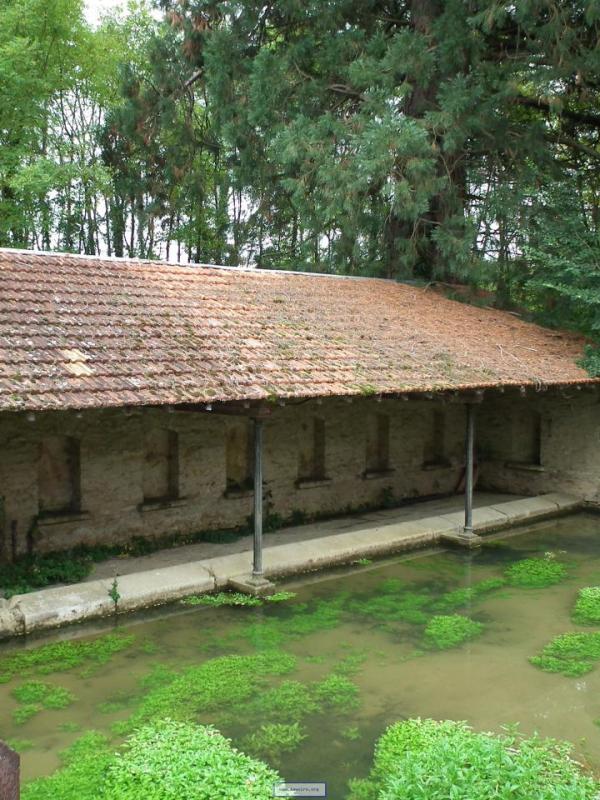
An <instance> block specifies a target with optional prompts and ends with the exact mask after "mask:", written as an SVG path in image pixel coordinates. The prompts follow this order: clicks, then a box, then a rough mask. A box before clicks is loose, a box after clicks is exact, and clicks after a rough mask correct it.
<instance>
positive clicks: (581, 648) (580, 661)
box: [529, 633, 600, 677]
mask: <svg viewBox="0 0 600 800" xmlns="http://www.w3.org/2000/svg"><path fill="white" fill-rule="evenodd" d="M529 660H530V662H531V663H532V664H534V665H535V666H536V667H539V668H540V669H543V670H544V672H559V673H562V674H563V675H567V676H569V677H578V676H579V675H585V674H586V673H587V672H591V671H592V670H593V669H594V663H595V662H596V661H600V633H563V634H562V635H561V636H557V637H556V638H555V639H553V640H552V641H551V642H549V643H548V644H547V645H546V646H545V647H544V649H543V650H542V652H541V653H540V655H539V656H533V657H532V658H530V659H529Z"/></svg>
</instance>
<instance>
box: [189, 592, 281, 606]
mask: <svg viewBox="0 0 600 800" xmlns="http://www.w3.org/2000/svg"><path fill="white" fill-rule="evenodd" d="M294 597H296V593H295V592H274V594H269V595H265V597H254V596H252V595H249V594H243V593H242V592H217V594H202V595H191V596H190V597H186V598H184V599H183V600H181V601H180V602H181V603H182V604H183V605H185V606H254V607H256V606H262V605H264V604H265V603H283V602H285V601H286V600H293V598H294Z"/></svg>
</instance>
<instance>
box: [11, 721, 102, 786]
mask: <svg viewBox="0 0 600 800" xmlns="http://www.w3.org/2000/svg"><path fill="white" fill-rule="evenodd" d="M113 758H114V757H113V755H112V753H111V752H110V749H109V744H108V740H107V738H106V737H105V736H103V735H102V734H100V733H96V732H95V731H88V732H87V733H85V734H84V735H83V736H82V737H80V738H79V739H78V740H77V741H76V742H75V743H74V744H73V745H72V746H71V747H69V748H68V749H67V750H65V751H64V752H63V753H62V754H61V761H62V764H63V765H62V767H61V768H60V769H59V770H57V771H56V772H54V773H53V774H52V775H50V776H48V777H44V778H38V779H37V780H34V781H31V782H30V783H27V784H26V785H25V786H24V787H23V789H22V792H21V800H49V798H52V800H104V794H103V785H104V780H105V777H106V772H107V770H108V768H109V766H110V764H111V763H112V760H113ZM107 800H108V798H107ZM110 800H116V798H110Z"/></svg>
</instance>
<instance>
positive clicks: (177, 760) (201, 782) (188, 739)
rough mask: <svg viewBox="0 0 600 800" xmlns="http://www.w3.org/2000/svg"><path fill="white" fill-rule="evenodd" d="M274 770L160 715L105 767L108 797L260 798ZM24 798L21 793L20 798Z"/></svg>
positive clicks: (267, 794) (201, 730)
mask: <svg viewBox="0 0 600 800" xmlns="http://www.w3.org/2000/svg"><path fill="white" fill-rule="evenodd" d="M278 780H280V778H279V776H278V775H277V773H276V772H274V771H273V770H272V769H270V768H269V767H267V765H266V764H263V763H261V762H260V761H256V760H254V759H252V758H250V757H248V756H246V755H245V754H244V753H241V752H239V751H237V750H235V749H234V748H233V747H232V746H231V742H230V741H229V740H228V739H225V738H224V737H223V736H221V734H220V733H219V732H218V731H216V730H214V729H212V728H208V727H203V726H200V725H190V724H182V723H180V722H173V721H171V720H162V721H160V722H156V723H154V724H152V725H148V726H146V727H144V728H142V729H141V730H139V731H136V733H135V734H134V735H133V736H132V737H131V738H130V739H129V740H128V741H127V744H126V747H125V750H124V751H123V752H121V753H119V754H117V756H116V757H115V759H114V761H113V763H112V764H111V765H110V767H109V770H108V776H107V781H106V789H105V795H104V796H105V797H106V798H110V799H111V800H112V798H114V800H117V798H118V800H250V799H251V798H260V799H261V800H263V799H264V800H266V798H271V797H272V796H273V784H274V783H276V782H278ZM25 800H27V798H25Z"/></svg>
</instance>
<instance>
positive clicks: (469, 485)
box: [463, 403, 475, 536]
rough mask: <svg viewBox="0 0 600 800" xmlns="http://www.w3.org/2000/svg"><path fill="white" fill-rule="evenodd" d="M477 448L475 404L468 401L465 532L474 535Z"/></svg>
mask: <svg viewBox="0 0 600 800" xmlns="http://www.w3.org/2000/svg"><path fill="white" fill-rule="evenodd" d="M474 449H475V406H474V404H473V403H467V431H466V441H465V451H466V452H465V455H466V458H465V462H466V465H465V524H464V527H463V534H464V535H465V536H473V463H474Z"/></svg>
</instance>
